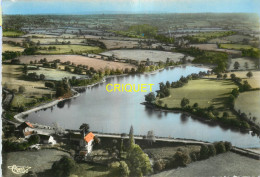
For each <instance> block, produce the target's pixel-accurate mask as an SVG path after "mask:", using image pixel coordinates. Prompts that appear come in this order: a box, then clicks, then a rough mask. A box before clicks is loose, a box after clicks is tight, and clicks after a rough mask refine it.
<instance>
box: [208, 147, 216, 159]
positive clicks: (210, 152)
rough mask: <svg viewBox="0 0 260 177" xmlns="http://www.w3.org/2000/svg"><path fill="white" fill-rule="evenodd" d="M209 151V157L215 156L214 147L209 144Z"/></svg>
mask: <svg viewBox="0 0 260 177" xmlns="http://www.w3.org/2000/svg"><path fill="white" fill-rule="evenodd" d="M208 149H209V156H215V155H216V148H215V146H214V145H212V144H210V145H208Z"/></svg>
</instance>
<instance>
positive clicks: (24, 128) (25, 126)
mask: <svg viewBox="0 0 260 177" xmlns="http://www.w3.org/2000/svg"><path fill="white" fill-rule="evenodd" d="M17 129H18V131H19V135H20V136H21V137H28V136H30V135H32V134H34V133H35V131H34V127H33V125H32V124H31V123H30V122H23V123H21V124H20V125H19V126H18V127H17Z"/></svg>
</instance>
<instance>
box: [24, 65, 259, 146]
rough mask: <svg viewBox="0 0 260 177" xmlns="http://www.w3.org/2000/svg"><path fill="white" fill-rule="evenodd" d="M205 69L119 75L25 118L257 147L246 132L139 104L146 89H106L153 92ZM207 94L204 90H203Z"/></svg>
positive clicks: (104, 129)
mask: <svg viewBox="0 0 260 177" xmlns="http://www.w3.org/2000/svg"><path fill="white" fill-rule="evenodd" d="M200 71H207V69H206V68H199V67H195V66H180V67H174V68H167V69H164V70H162V71H159V72H156V73H153V74H137V75H129V76H118V77H113V78H109V79H107V81H106V82H105V83H102V84H99V85H96V86H94V87H91V88H88V89H86V91H85V92H83V93H81V95H80V96H79V97H77V98H75V99H72V100H69V101H63V102H60V103H59V104H58V105H56V106H54V107H52V108H50V109H46V110H41V111H38V112H37V113H31V114H29V115H28V117H27V118H26V119H28V120H29V121H31V122H37V123H40V124H45V125H51V124H52V123H53V122H57V123H58V125H59V126H61V127H63V128H66V129H77V130H78V129H79V127H80V125H81V124H82V123H88V124H89V125H90V129H91V130H92V131H99V132H104V133H128V132H129V129H130V126H131V125H133V127H134V134H136V135H146V134H147V132H148V131H149V130H153V131H154V134H155V136H161V137H174V138H187V139H196V140H203V141H209V142H214V141H230V142H232V144H233V145H235V146H238V147H245V148H246V147H247V148H248V147H260V141H259V138H257V137H253V136H251V135H250V134H248V133H245V134H243V133H240V132H234V131H232V130H230V129H223V128H221V127H220V126H218V125H215V126H212V125H208V124H205V123H202V122H200V121H198V120H196V119H192V118H191V117H190V116H186V117H185V116H182V114H181V113H169V112H168V113H166V112H158V111H153V110H151V109H148V108H146V107H145V106H144V105H142V104H140V103H142V102H144V95H145V94H147V93H148V92H146V93H144V92H138V93H136V92H132V93H129V92H109V93H108V92H107V91H106V85H107V84H109V83H111V84H135V85H137V84H154V86H153V91H156V90H158V89H159V83H160V82H164V83H165V82H166V81H167V80H169V81H170V82H172V81H177V80H179V78H180V77H181V76H187V75H189V74H191V73H199V72H200ZM205 94H206V93H205Z"/></svg>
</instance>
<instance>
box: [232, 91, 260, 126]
mask: <svg viewBox="0 0 260 177" xmlns="http://www.w3.org/2000/svg"><path fill="white" fill-rule="evenodd" d="M254 105H260V91H259V90H256V91H251V92H244V93H240V94H239V96H238V98H237V99H236V101H235V109H236V110H240V111H241V112H244V113H246V114H247V115H248V117H254V116H255V117H256V118H257V119H256V122H257V123H260V109H259V107H257V106H254Z"/></svg>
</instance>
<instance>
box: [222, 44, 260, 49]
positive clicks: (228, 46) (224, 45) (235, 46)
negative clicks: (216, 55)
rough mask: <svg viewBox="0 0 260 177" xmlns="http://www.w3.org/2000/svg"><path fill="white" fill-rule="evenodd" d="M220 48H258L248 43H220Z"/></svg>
mask: <svg viewBox="0 0 260 177" xmlns="http://www.w3.org/2000/svg"><path fill="white" fill-rule="evenodd" d="M220 48H223V49H234V50H240V49H251V48H253V49H254V50H256V51H257V50H259V49H258V48H254V47H252V46H250V45H243V44H220Z"/></svg>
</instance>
